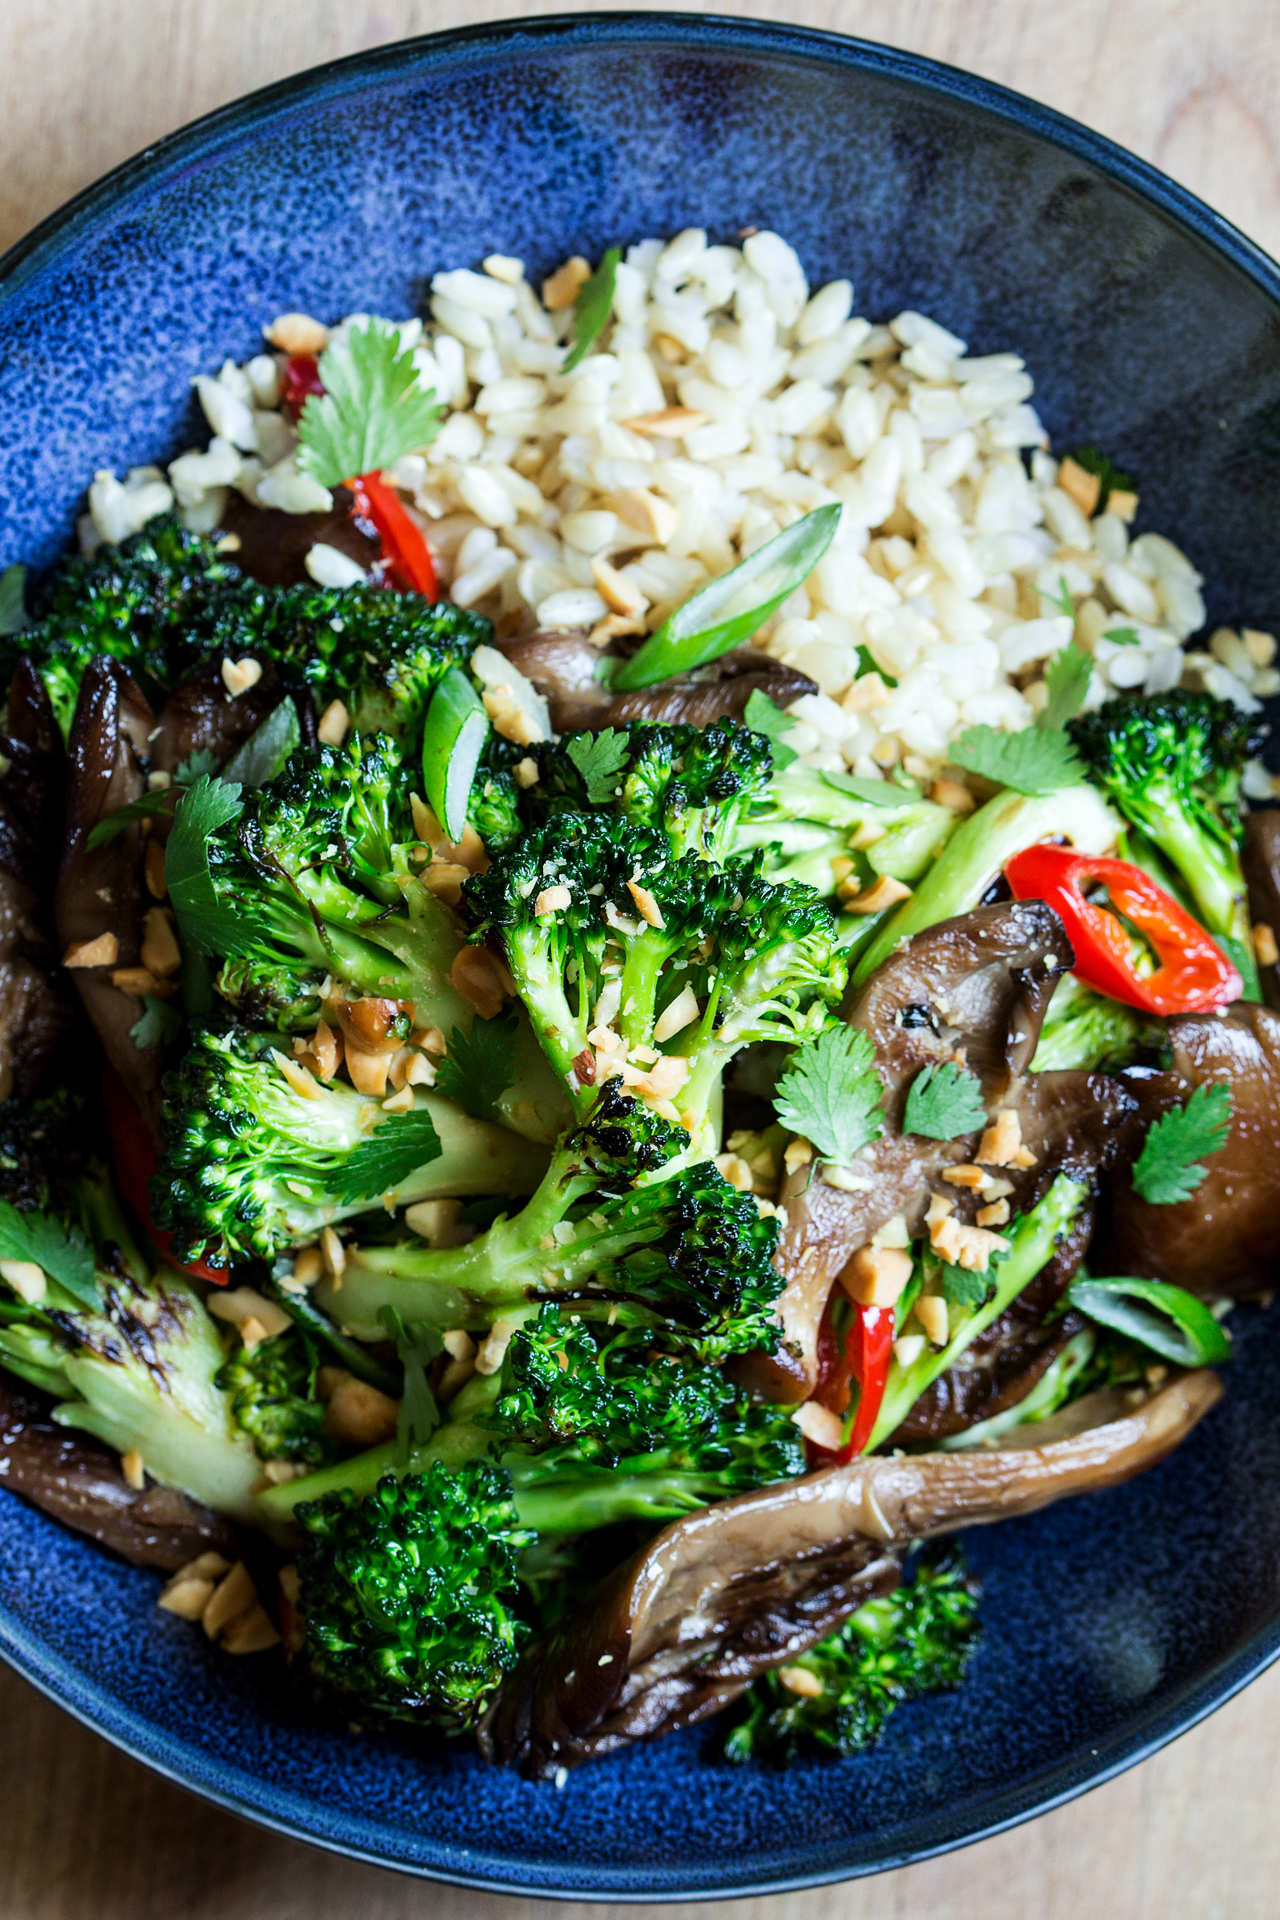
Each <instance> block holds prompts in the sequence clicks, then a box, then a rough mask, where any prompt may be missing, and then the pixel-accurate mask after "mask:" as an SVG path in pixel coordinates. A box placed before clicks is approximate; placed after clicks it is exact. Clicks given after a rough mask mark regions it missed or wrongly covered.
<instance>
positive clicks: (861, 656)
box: [857, 646, 898, 687]
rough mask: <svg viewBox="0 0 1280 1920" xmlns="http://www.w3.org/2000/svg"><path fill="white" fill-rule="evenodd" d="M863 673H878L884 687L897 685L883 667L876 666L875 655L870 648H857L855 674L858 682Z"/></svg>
mask: <svg viewBox="0 0 1280 1920" xmlns="http://www.w3.org/2000/svg"><path fill="white" fill-rule="evenodd" d="M864 673H878V674H879V675H880V678H881V679H882V680H883V681H884V684H885V685H886V687H896V686H897V684H898V683H897V681H896V680H895V679H894V677H893V675H892V674H891V673H886V672H885V670H884V668H883V667H878V666H877V665H876V662H875V655H874V654H873V653H872V651H871V649H870V647H864V646H860V647H859V648H858V674H857V677H858V679H859V680H861V678H862V676H863V674H864Z"/></svg>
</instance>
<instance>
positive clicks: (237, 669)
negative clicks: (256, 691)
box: [222, 654, 262, 700]
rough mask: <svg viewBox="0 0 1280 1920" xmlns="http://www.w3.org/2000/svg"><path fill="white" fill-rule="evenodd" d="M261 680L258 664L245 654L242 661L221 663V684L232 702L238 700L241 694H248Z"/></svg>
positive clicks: (260, 670)
mask: <svg viewBox="0 0 1280 1920" xmlns="http://www.w3.org/2000/svg"><path fill="white" fill-rule="evenodd" d="M261 678H262V668H261V666H260V664H259V663H258V661H256V660H253V659H250V658H249V656H248V655H247V654H246V656H245V658H244V659H243V660H224V661H223V662H222V684H223V686H224V687H225V688H226V690H227V692H228V693H229V694H230V696H231V698H232V699H233V700H238V699H239V698H240V695H241V694H242V693H248V692H249V690H250V688H251V687H256V686H257V684H258V682H259V680H261Z"/></svg>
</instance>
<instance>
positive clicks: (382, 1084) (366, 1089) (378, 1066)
mask: <svg viewBox="0 0 1280 1920" xmlns="http://www.w3.org/2000/svg"><path fill="white" fill-rule="evenodd" d="M346 1058H347V1072H348V1073H349V1074H350V1076H351V1084H352V1086H353V1087H354V1088H355V1090H356V1092H357V1093H367V1094H368V1095H369V1096H370V1098H372V1099H377V1100H380V1099H381V1098H382V1096H383V1094H384V1093H385V1092H386V1090H387V1069H388V1067H389V1066H390V1065H391V1055H390V1054H389V1053H368V1052H366V1051H365V1049H364V1048H363V1047H356V1046H352V1045H351V1043H350V1041H348V1043H347V1054H346ZM313 1084H314V1082H313Z"/></svg>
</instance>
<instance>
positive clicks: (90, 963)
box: [62, 933, 120, 967]
mask: <svg viewBox="0 0 1280 1920" xmlns="http://www.w3.org/2000/svg"><path fill="white" fill-rule="evenodd" d="M119 958H120V942H119V941H118V940H117V939H116V936H115V935H114V933H100V934H98V935H97V936H96V938H95V939H93V940H73V941H72V942H71V945H70V946H69V947H68V948H67V949H66V951H65V953H64V954H63V956H62V964H63V966H64V967H114V966H115V964H116V961H117V960H118V959H119Z"/></svg>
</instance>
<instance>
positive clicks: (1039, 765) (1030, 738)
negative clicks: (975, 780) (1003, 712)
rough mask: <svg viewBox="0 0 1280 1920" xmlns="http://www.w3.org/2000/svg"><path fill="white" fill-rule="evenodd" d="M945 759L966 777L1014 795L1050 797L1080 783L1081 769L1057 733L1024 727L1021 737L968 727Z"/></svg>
mask: <svg viewBox="0 0 1280 1920" xmlns="http://www.w3.org/2000/svg"><path fill="white" fill-rule="evenodd" d="M948 757H949V758H950V759H951V760H952V761H953V762H954V763H955V765H956V766H958V767H964V768H965V770H966V771H967V772H969V773H978V774H981V775H982V777H983V779H984V780H990V781H992V782H993V783H994V784H995V785H996V786H999V787H1012V788H1013V790H1014V792H1015V793H1028V794H1032V793H1053V792H1054V791H1055V790H1056V789H1057V788H1058V787H1073V786H1076V785H1078V784H1079V782H1080V781H1082V780H1083V779H1084V767H1083V766H1082V764H1081V762H1080V759H1079V757H1078V755H1077V753H1076V750H1075V748H1074V747H1073V746H1072V744H1071V742H1070V740H1068V738H1067V736H1066V734H1065V733H1063V732H1062V731H1061V730H1060V729H1055V730H1053V731H1050V730H1048V729H1044V730H1042V729H1040V728H1037V727H1027V728H1025V729H1024V730H1023V732H1021V733H1001V732H999V731H998V730H997V729H996V728H995V727H970V728H969V730H968V732H967V733H962V734H961V736H960V738H959V739H958V740H957V741H956V743H955V745H954V746H953V747H950V748H949V749H948Z"/></svg>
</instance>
